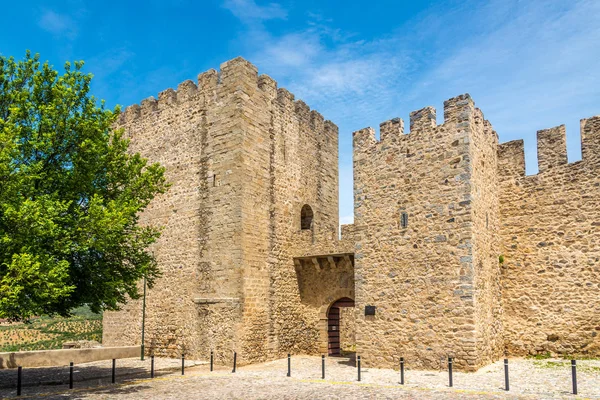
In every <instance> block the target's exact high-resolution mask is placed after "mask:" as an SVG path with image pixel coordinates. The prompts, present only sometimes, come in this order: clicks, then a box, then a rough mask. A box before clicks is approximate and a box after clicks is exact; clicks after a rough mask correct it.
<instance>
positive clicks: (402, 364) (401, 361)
mask: <svg viewBox="0 0 600 400" xmlns="http://www.w3.org/2000/svg"><path fill="white" fill-rule="evenodd" d="M400 384H401V385H404V357H400Z"/></svg>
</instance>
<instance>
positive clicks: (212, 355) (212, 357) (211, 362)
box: [210, 350, 214, 371]
mask: <svg viewBox="0 0 600 400" xmlns="http://www.w3.org/2000/svg"><path fill="white" fill-rule="evenodd" d="M213 360H214V354H213V351H212V350H211V351H210V370H211V371H212V370H213V362H214V361H213Z"/></svg>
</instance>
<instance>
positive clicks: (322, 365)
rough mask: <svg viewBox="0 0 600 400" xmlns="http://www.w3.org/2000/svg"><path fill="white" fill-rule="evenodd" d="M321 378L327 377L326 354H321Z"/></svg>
mask: <svg viewBox="0 0 600 400" xmlns="http://www.w3.org/2000/svg"><path fill="white" fill-rule="evenodd" d="M321 379H325V355H321Z"/></svg>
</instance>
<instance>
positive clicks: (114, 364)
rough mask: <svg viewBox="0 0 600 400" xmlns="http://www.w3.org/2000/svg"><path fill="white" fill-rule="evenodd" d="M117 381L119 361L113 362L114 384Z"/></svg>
mask: <svg viewBox="0 0 600 400" xmlns="http://www.w3.org/2000/svg"><path fill="white" fill-rule="evenodd" d="M116 381H117V360H115V359H114V358H113V360H112V383H115V382H116Z"/></svg>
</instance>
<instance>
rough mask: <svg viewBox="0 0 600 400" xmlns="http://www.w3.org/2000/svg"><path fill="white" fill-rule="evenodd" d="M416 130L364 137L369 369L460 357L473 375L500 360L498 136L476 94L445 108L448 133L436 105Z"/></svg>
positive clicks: (363, 270) (361, 240) (360, 263)
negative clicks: (478, 107)
mask: <svg viewBox="0 0 600 400" xmlns="http://www.w3.org/2000/svg"><path fill="white" fill-rule="evenodd" d="M410 125H411V127H410V134H403V122H402V120H400V119H395V120H391V121H387V122H384V123H383V124H381V127H380V129H381V131H380V141H379V142H377V140H376V139H375V133H374V131H373V130H372V129H371V128H367V129H363V130H361V131H358V132H355V133H354V189H355V225H356V227H355V231H356V241H357V244H356V254H355V259H356V269H355V279H356V297H357V298H356V306H357V310H356V312H357V327H356V330H357V333H356V341H357V352H358V354H361V355H362V356H363V359H364V362H365V365H377V366H379V367H393V366H396V365H397V363H398V358H399V357H404V358H405V359H406V360H407V362H409V363H410V366H411V367H412V368H438V367H439V365H440V359H444V358H446V357H448V356H454V357H455V358H456V360H455V364H456V365H457V367H458V368H461V369H466V370H473V369H476V368H478V367H479V366H481V365H482V364H483V363H485V362H489V361H491V358H493V357H494V356H495V355H496V354H497V353H498V350H497V349H496V348H497V346H498V344H497V342H496V341H495V340H491V341H490V339H493V336H494V335H496V334H498V333H499V330H500V329H501V328H500V327H499V326H498V324H497V323H495V321H493V318H494V315H496V314H497V313H498V312H499V308H500V304H499V292H498V286H497V281H496V282H493V280H494V279H495V278H496V277H497V275H498V268H497V263H496V264H495V265H494V262H493V260H497V256H498V254H497V251H498V249H497V243H496V241H495V239H494V238H493V236H494V233H493V232H494V227H495V224H496V221H497V212H496V211H494V210H493V209H494V207H496V208H497V199H496V195H495V194H493V193H491V194H490V193H487V192H488V191H493V190H494V189H495V184H496V182H495V176H494V171H495V168H496V167H495V154H494V153H495V147H494V146H495V143H496V141H497V137H496V136H495V134H494V133H493V132H492V130H491V128H490V127H489V123H487V122H486V121H484V120H483V116H482V115H481V113H480V112H479V111H478V110H476V109H475V108H474V104H473V102H472V100H471V99H470V97H469V96H468V95H465V96H460V97H457V98H454V99H451V100H449V101H447V102H445V104H444V124H443V125H439V126H437V125H436V116H435V110H434V109H433V108H432V107H427V108H424V109H422V110H419V111H416V112H413V113H411V123H410ZM486 162H487V163H488V164H487V166H486V165H485V163H486ZM476 163H477V165H475V164H476ZM488 209H492V212H491V214H487V217H486V211H484V210H488ZM403 214H404V217H403ZM486 220H487V221H491V222H488V223H487V224H486V222H485V221H486ZM403 222H407V225H406V226H403ZM476 235H480V237H479V238H476ZM367 305H372V306H376V314H375V316H365V315H364V312H365V306H367ZM486 324H491V326H487V325H486ZM409 360H410V361H409Z"/></svg>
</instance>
